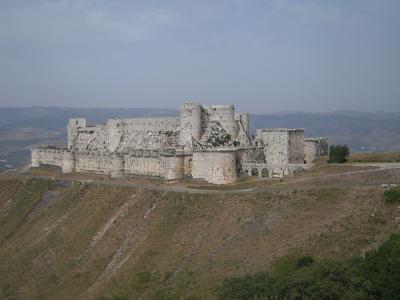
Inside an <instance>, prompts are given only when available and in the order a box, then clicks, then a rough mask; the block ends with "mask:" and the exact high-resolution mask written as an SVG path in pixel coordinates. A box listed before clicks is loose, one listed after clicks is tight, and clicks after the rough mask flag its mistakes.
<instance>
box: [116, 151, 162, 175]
mask: <svg viewBox="0 0 400 300" xmlns="http://www.w3.org/2000/svg"><path fill="white" fill-rule="evenodd" d="M124 160H125V174H126V175H129V174H131V175H143V176H164V164H163V159H162V158H161V157H151V156H149V157H135V156H131V155H125V156H124Z"/></svg>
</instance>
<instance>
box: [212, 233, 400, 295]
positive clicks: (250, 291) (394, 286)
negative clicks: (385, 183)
mask: <svg viewBox="0 0 400 300" xmlns="http://www.w3.org/2000/svg"><path fill="white" fill-rule="evenodd" d="M399 269H400V235H392V236H391V238H390V239H389V240H388V241H387V242H385V243H384V244H383V245H382V246H381V247H380V248H379V249H378V250H374V251H371V252H369V253H367V255H366V257H365V258H361V257H356V258H352V259H350V260H348V261H334V260H321V261H317V262H314V260H313V259H312V258H311V257H308V256H306V257H302V258H300V259H296V258H291V257H286V258H284V259H281V260H278V262H277V263H276V264H275V266H274V268H273V270H272V272H271V273H268V272H261V273H257V274H254V275H247V276H243V277H237V278H229V279H226V280H225V281H224V283H223V286H222V287H221V288H220V290H219V291H218V293H219V299H276V298H279V299H281V298H282V299H283V298H286V299H396V298H397V297H398V295H400V285H399V284H398V283H399V280H400V272H399Z"/></svg>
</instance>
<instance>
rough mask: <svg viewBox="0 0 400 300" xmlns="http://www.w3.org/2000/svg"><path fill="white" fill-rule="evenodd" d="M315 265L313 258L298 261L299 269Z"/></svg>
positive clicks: (308, 257) (307, 257) (305, 257)
mask: <svg viewBox="0 0 400 300" xmlns="http://www.w3.org/2000/svg"><path fill="white" fill-rule="evenodd" d="M313 263H314V259H313V258H312V257H311V256H303V257H302V258H300V259H299V260H298V261H297V268H298V269H300V268H302V267H307V266H311V265H312V264H313Z"/></svg>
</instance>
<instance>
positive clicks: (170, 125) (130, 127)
mask: <svg viewBox="0 0 400 300" xmlns="http://www.w3.org/2000/svg"><path fill="white" fill-rule="evenodd" d="M119 121H120V123H122V124H123V126H124V128H125V130H126V131H128V132H137V131H145V132H148V131H156V132H159V131H177V130H178V128H179V124H180V119H179V118H175V117H173V118H172V117H171V118H130V119H119Z"/></svg>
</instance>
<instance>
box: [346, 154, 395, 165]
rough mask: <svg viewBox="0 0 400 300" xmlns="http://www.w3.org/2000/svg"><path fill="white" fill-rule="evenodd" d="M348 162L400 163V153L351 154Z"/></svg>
mask: <svg viewBox="0 0 400 300" xmlns="http://www.w3.org/2000/svg"><path fill="white" fill-rule="evenodd" d="M349 162H383V163H393V162H400V152H376V153H374V152H370V153H351V154H350V158H349Z"/></svg>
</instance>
